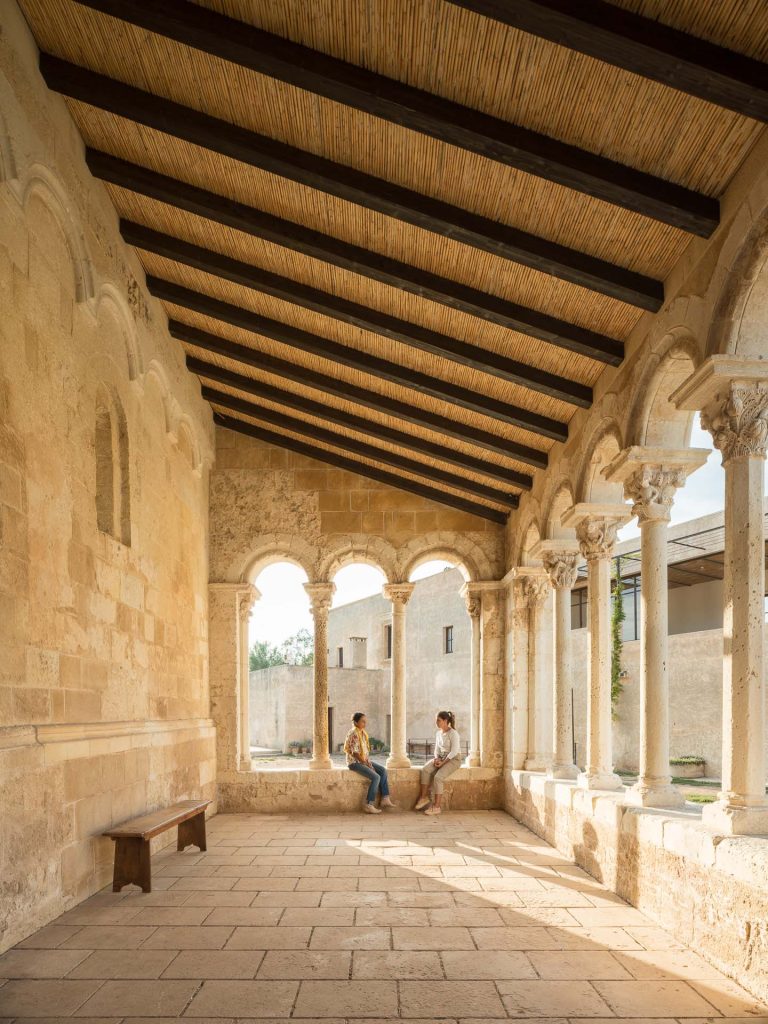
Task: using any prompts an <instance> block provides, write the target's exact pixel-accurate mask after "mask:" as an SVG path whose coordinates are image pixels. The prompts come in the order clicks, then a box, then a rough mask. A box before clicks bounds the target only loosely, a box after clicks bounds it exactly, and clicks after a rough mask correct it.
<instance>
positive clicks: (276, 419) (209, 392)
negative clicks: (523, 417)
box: [202, 385, 520, 508]
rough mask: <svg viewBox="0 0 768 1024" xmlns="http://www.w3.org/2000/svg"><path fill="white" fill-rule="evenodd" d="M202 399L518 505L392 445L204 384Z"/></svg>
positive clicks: (501, 502) (514, 497) (502, 494)
mask: <svg viewBox="0 0 768 1024" xmlns="http://www.w3.org/2000/svg"><path fill="white" fill-rule="evenodd" d="M202 395H203V398H204V399H205V400H206V401H207V402H210V403H211V405H223V406H225V407H226V408H227V409H232V410H233V412H240V413H243V414H244V415H246V416H250V417H252V418H253V419H256V420H263V422H265V423H271V424H272V426H274V427H277V428H278V429H279V430H290V431H291V432H292V433H294V434H302V435H303V436H304V437H308V438H310V439H311V440H315V441H321V442H322V443H323V444H328V445H331V446H332V447H334V448H340V449H342V453H347V454H349V455H356V456H358V457H360V458H363V459H371V460H372V461H373V462H381V463H383V464H384V465H385V466H393V467H394V468H395V469H402V470H404V471H405V472H406V473H413V474H414V475H416V476H423V477H426V478H427V479H428V480H429V481H430V482H433V483H442V484H447V486H448V487H453V488H455V489H456V490H459V491H466V492H467V493H468V494H473V495H474V496H475V497H477V498H486V499H487V500H488V501H494V502H496V503H497V504H498V505H506V506H507V507H508V508H517V506H518V504H519V502H520V499H519V497H518V495H516V494H509V493H507V492H506V491H500V490H498V488H496V487H490V486H489V485H488V484H483V483H479V482H478V481H476V480H471V479H470V478H469V477H467V476H459V475H458V473H449V472H447V471H446V470H444V469H438V468H437V467H436V466H427V465H425V464H424V463H423V462H417V461H416V459H409V458H408V457H407V456H405V455H400V454H399V453H397V452H394V451H392V449H391V448H377V447H376V446H375V445H372V444H365V443H364V442H362V441H357V440H355V439H354V438H352V437H347V436H346V435H345V434H337V433H336V432H335V431H333V430H325V429H324V428H323V427H318V426H317V425H316V424H314V423H307V422H306V421H305V420H297V419H296V418H295V417H293V416H286V415H285V413H282V412H279V411H276V410H275V409H268V408H267V407H266V406H263V405H254V404H253V402H246V401H245V400H244V399H242V398H235V397H233V396H232V395H228V394H226V393H225V392H223V391H217V390H216V389H215V388H209V387H206V386H205V385H203V387H202Z"/></svg>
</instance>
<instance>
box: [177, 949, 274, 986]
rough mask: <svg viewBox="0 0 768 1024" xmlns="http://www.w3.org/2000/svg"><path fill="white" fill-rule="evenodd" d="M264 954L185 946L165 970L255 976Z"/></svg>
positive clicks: (196, 974)
mask: <svg viewBox="0 0 768 1024" xmlns="http://www.w3.org/2000/svg"><path fill="white" fill-rule="evenodd" d="M263 958H264V954H263V953H262V952H261V951H256V950H236V949H183V950H181V952H180V953H178V955H174V957H173V960H172V962H171V963H170V964H169V965H168V966H167V967H166V969H165V970H164V971H163V977H164V978H192V979H194V978H197V979H200V980H207V979H222V980H224V979H232V978H235V979H239V980H246V981H247V980H252V979H253V978H255V977H256V972H257V971H258V969H259V966H260V964H261V962H262V959H263Z"/></svg>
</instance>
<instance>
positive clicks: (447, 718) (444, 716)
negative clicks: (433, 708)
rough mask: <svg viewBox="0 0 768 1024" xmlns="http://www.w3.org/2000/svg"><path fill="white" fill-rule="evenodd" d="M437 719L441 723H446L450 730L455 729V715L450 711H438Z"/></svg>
mask: <svg viewBox="0 0 768 1024" xmlns="http://www.w3.org/2000/svg"><path fill="white" fill-rule="evenodd" d="M437 717H438V718H439V719H440V720H441V721H442V722H447V723H448V725H450V727H451V728H452V729H455V728H456V715H454V713H453V712H452V711H438V713H437Z"/></svg>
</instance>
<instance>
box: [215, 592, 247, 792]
mask: <svg viewBox="0 0 768 1024" xmlns="http://www.w3.org/2000/svg"><path fill="white" fill-rule="evenodd" d="M257 596H258V591H257V590H256V588H255V587H254V586H252V585H251V584H250V583H211V584H209V586H208V664H209V670H208V671H209V687H210V700H211V718H212V719H213V720H214V722H215V724H216V763H217V769H218V772H219V773H220V774H222V773H226V772H236V771H238V770H240V769H241V768H242V767H243V765H244V764H245V762H246V758H245V757H244V756H243V746H242V744H243V735H244V734H243V732H242V731H241V730H242V720H243V707H242V700H243V692H244V690H245V689H246V688H247V685H248V683H247V679H248V671H247V669H248V627H247V622H248V619H247V616H246V615H244V613H243V611H242V609H243V606H244V605H247V607H248V613H250V608H251V605H252V604H253V602H254V601H255V600H256V597H257ZM244 673H245V681H244V678H243V676H244ZM246 716H247V710H246ZM246 723H247V717H246ZM246 728H247V724H246ZM248 757H249V758H250V750H248ZM247 767H248V768H250V759H249V760H248V764H247Z"/></svg>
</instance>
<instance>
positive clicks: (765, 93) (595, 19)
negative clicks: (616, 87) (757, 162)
mask: <svg viewBox="0 0 768 1024" xmlns="http://www.w3.org/2000/svg"><path fill="white" fill-rule="evenodd" d="M449 2H450V3H453V4H456V6H458V7H464V8H466V9H467V10H469V11H473V12H474V13H475V14H480V15H483V17H486V18H491V19H493V20H494V21H499V22H502V23H503V24H504V25H511V26H512V27H513V28H517V29H521V30H522V31H523V32H527V33H529V34H530V35H534V36H539V38H541V39H548V40H549V41H550V42H551V43H557V45H558V46H564V47H567V49H569V50H576V51H577V52H578V53H584V54H586V55H587V56H589V57H595V58H596V59H597V60H600V61H603V63H605V64H612V65H613V66H614V67H617V68H622V69H623V70H624V71H631V72H633V73H634V74H636V75H642V77H643V78H650V79H652V80H653V81H654V82H661V84H662V85H667V86H669V87H670V88H671V89H677V90H678V91H679V92H684V93H688V94H689V95H690V96H696V97H698V98H699V99H701V100H706V101H707V102H708V103H714V104H716V105H717V106H719V107H725V108H726V109H727V110H733V111H735V112H736V113H737V114H742V115H743V116H744V117H751V118H754V119H755V120H756V121H768V65H766V64H764V63H763V62H762V61H759V60H755V59H754V58H752V57H747V56H745V55H744V54H742V53H736V52H734V51H733V50H727V49H726V48H725V47H723V46H717V45H716V44H715V43H710V42H708V41H707V40H706V39H699V38H697V37H696V36H692V35H689V34H688V33H686V32H681V31H680V30H679V29H675V28H671V27H670V26H669V25H664V24H662V23H661V22H659V21H656V20H654V19H652V18H645V17H643V16H642V15H640V14H635V13H634V12H633V11H629V10H625V9H624V8H622V7H617V6H616V5H614V4H611V3H604V2H602V0H580V2H579V3H578V4H574V3H573V0H449Z"/></svg>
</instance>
